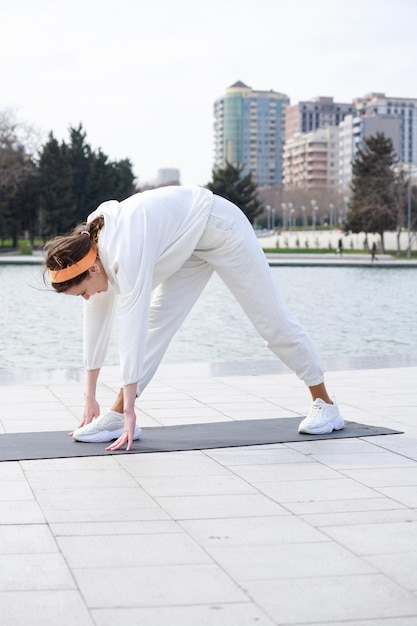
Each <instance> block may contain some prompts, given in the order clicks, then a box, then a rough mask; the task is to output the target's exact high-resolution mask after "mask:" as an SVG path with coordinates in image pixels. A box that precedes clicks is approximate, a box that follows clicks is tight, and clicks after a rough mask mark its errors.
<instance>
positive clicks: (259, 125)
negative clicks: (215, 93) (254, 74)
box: [214, 82, 289, 187]
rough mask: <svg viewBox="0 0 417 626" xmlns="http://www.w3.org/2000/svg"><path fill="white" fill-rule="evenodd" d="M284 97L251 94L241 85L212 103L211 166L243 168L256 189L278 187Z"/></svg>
mask: <svg viewBox="0 0 417 626" xmlns="http://www.w3.org/2000/svg"><path fill="white" fill-rule="evenodd" d="M288 105H289V98H288V96H286V95H284V94H281V93H277V92H275V91H272V90H271V91H254V90H252V89H251V87H248V86H247V85H245V84H244V83H242V82H237V83H235V84H234V85H232V86H231V87H229V88H228V89H227V90H226V94H225V95H224V96H223V97H222V98H219V99H217V100H216V101H215V103H214V134H215V160H214V167H215V168H216V169H218V168H224V167H225V166H226V163H227V162H228V163H231V164H232V165H234V166H239V165H243V173H244V174H247V173H249V172H250V173H251V174H252V178H253V180H254V182H255V183H256V184H257V185H259V186H265V187H279V186H281V185H282V155H283V144H284V136H285V113H286V109H287V106H288Z"/></svg>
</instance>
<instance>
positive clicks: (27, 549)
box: [0, 524, 58, 554]
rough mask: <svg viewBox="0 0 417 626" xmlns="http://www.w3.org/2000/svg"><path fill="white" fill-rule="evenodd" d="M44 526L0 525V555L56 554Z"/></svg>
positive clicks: (53, 540)
mask: <svg viewBox="0 0 417 626" xmlns="http://www.w3.org/2000/svg"><path fill="white" fill-rule="evenodd" d="M57 551H58V549H57V546H56V542H55V539H54V537H53V535H52V534H51V531H50V529H49V528H48V526H47V525H46V524H43V525H42V524H17V525H13V526H12V525H0V554H38V553H40V554H46V553H55V552H57Z"/></svg>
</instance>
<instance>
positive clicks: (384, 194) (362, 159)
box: [345, 133, 404, 252]
mask: <svg viewBox="0 0 417 626" xmlns="http://www.w3.org/2000/svg"><path fill="white" fill-rule="evenodd" d="M397 163H398V159H397V156H396V154H395V152H394V148H393V145H392V141H391V139H388V138H386V137H385V135H384V134H383V133H377V134H376V135H375V136H372V137H368V138H367V139H366V140H365V148H364V150H359V151H358V155H357V157H356V159H355V161H354V163H353V165H352V174H353V179H352V197H351V201H350V206H349V212H348V215H347V220H346V224H345V230H347V231H352V232H354V233H358V232H361V231H364V232H365V233H378V234H379V235H380V238H381V250H382V252H384V251H385V246H384V232H385V231H387V230H394V229H395V228H396V227H397V225H398V223H399V220H400V214H401V213H402V212H403V209H404V204H403V200H401V198H402V197H403V193H402V191H401V182H400V179H399V177H398V175H396V173H395V166H396V165H397Z"/></svg>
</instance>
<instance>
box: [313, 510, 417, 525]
mask: <svg viewBox="0 0 417 626" xmlns="http://www.w3.org/2000/svg"><path fill="white" fill-rule="evenodd" d="M304 519H305V521H306V522H308V523H309V524H312V525H313V526H317V527H319V528H324V527H326V526H347V525H349V526H354V525H356V524H385V523H387V522H415V521H417V511H413V510H410V509H407V508H405V507H403V508H399V509H388V510H374V511H349V512H346V513H343V512H342V513H317V514H314V513H313V514H311V515H305V516H304Z"/></svg>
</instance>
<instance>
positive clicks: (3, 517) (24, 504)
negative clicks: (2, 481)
mask: <svg viewBox="0 0 417 626" xmlns="http://www.w3.org/2000/svg"><path fill="white" fill-rule="evenodd" d="M44 522H45V516H44V515H43V512H42V510H41V508H40V506H39V504H38V503H37V502H35V500H32V501H30V500H14V501H10V500H9V501H8V502H7V504H6V505H4V503H3V505H2V506H0V524H42V523H44Z"/></svg>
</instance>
